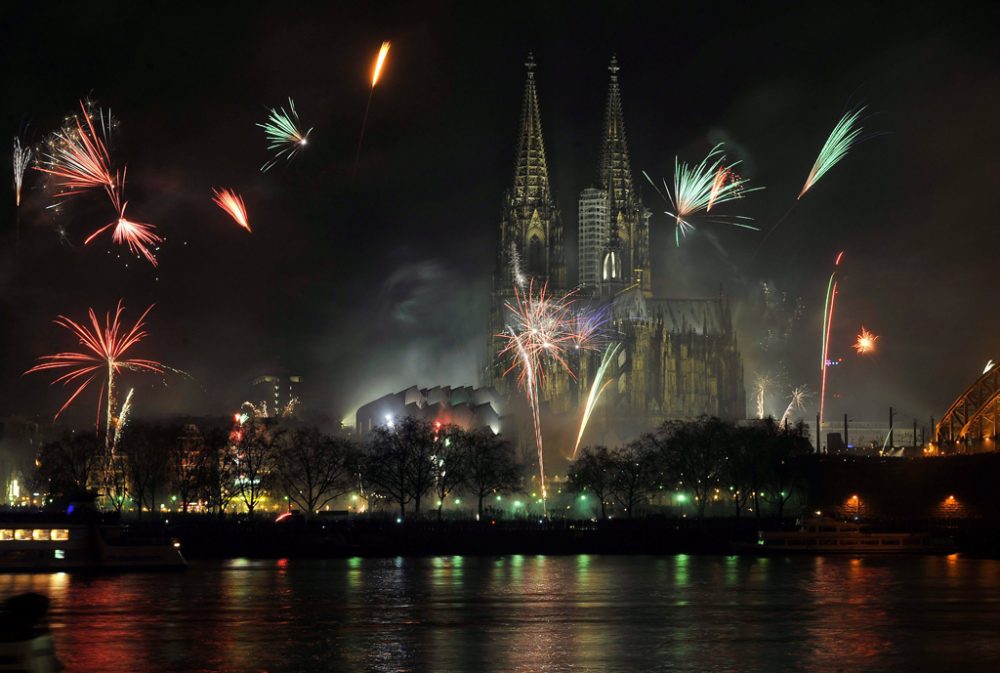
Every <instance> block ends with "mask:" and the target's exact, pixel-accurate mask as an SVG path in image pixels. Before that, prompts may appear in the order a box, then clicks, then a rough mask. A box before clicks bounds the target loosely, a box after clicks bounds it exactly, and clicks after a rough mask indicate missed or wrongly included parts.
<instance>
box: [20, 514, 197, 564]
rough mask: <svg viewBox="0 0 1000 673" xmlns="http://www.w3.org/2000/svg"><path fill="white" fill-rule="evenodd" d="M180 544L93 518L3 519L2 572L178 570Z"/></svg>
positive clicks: (183, 562)
mask: <svg viewBox="0 0 1000 673" xmlns="http://www.w3.org/2000/svg"><path fill="white" fill-rule="evenodd" d="M186 566H187V561H185V560H184V557H183V556H182V555H181V550H180V543H179V542H177V541H173V540H164V539H151V538H137V537H134V536H132V535H130V534H129V531H128V529H127V528H126V527H123V526H120V525H106V524H100V523H93V522H73V521H55V522H53V521H52V520H49V521H47V522H45V521H37V520H36V521H31V520H11V521H6V520H4V519H2V518H0V572H12V571H27V572H59V571H69V570H143V569H180V568H184V567H186Z"/></svg>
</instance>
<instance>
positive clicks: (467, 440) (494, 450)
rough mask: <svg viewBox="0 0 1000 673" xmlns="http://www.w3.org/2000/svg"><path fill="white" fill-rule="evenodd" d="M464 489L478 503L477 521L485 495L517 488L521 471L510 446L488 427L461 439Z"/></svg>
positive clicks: (467, 434) (510, 491)
mask: <svg viewBox="0 0 1000 673" xmlns="http://www.w3.org/2000/svg"><path fill="white" fill-rule="evenodd" d="M462 444H463V448H464V451H465V461H464V462H465V483H466V488H468V489H469V491H471V493H472V495H474V496H475V497H476V500H477V501H478V509H477V511H478V512H479V518H480V519H481V518H482V517H483V501H484V500H485V499H486V498H487V496H490V495H493V494H496V495H502V494H504V493H513V492H514V491H516V490H517V489H519V488H520V487H521V479H522V470H521V465H520V464H519V463H518V462H517V457H516V455H515V453H514V447H512V446H511V444H510V442H508V441H507V440H505V439H504V438H503V437H501V436H500V435H496V434H494V433H493V431H492V430H491V429H489V428H481V429H479V430H476V431H474V432H470V433H466V434H465V435H464V436H463V442H462Z"/></svg>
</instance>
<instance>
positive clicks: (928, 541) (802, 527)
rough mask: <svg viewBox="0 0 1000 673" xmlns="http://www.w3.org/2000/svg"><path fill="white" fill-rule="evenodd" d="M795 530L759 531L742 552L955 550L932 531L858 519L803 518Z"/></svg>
mask: <svg viewBox="0 0 1000 673" xmlns="http://www.w3.org/2000/svg"><path fill="white" fill-rule="evenodd" d="M798 524H799V525H798V529H797V530H794V531H760V532H759V533H758V537H757V543H756V544H746V543H743V544H735V545H734V546H735V547H736V548H738V549H742V550H743V551H750V552H756V553H775V554H796V553H799V554H802V553H804V554H929V553H948V552H950V551H954V549H953V546H954V545H953V542H952V541H951V540H950V539H947V538H936V537H933V536H932V535H931V533H930V532H917V533H912V532H896V531H878V530H875V529H874V528H873V527H872V526H870V525H867V524H863V523H861V522H857V521H842V520H839V519H833V518H829V517H815V518H809V519H804V520H800V521H799V522H798Z"/></svg>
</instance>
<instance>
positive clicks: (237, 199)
mask: <svg viewBox="0 0 1000 673" xmlns="http://www.w3.org/2000/svg"><path fill="white" fill-rule="evenodd" d="M212 193H213V194H214V195H215V196H214V197H213V198H212V201H214V202H215V203H216V204H217V205H218V206H219V208H222V209H223V210H224V211H226V213H228V214H229V216H230V217H231V218H233V219H234V220H235V221H236V224H238V225H240V226H241V227H243V228H244V229H246V230H247V231H248V232H249V231H250V220H249V218H248V217H247V207H246V205H245V204H244V203H243V197H242V196H240V195H239V194H237V193H236V192H234V191H233V190H231V189H213V190H212Z"/></svg>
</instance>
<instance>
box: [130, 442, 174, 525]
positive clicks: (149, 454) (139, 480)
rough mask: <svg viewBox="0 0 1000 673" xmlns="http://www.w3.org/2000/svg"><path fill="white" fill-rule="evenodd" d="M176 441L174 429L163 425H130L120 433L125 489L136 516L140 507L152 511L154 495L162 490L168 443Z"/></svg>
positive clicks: (154, 505)
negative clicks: (125, 481) (124, 468)
mask: <svg viewBox="0 0 1000 673" xmlns="http://www.w3.org/2000/svg"><path fill="white" fill-rule="evenodd" d="M176 441H177V434H176V429H174V428H171V427H166V426H154V425H132V426H130V427H129V428H128V429H127V431H126V432H125V434H124V436H123V440H122V442H121V446H122V448H123V451H124V454H125V459H126V461H127V463H128V477H129V480H128V481H129V490H130V491H131V493H132V500H133V501H134V502H135V504H136V509H137V513H136V516H137V517H138V518H140V519H141V518H142V510H143V507H144V506H145V507H147V508H148V509H149V511H150V512H155V511H156V495H157V493H162V492H164V491H165V490H166V485H167V482H168V475H169V466H170V445H171V444H172V443H174V442H176Z"/></svg>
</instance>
